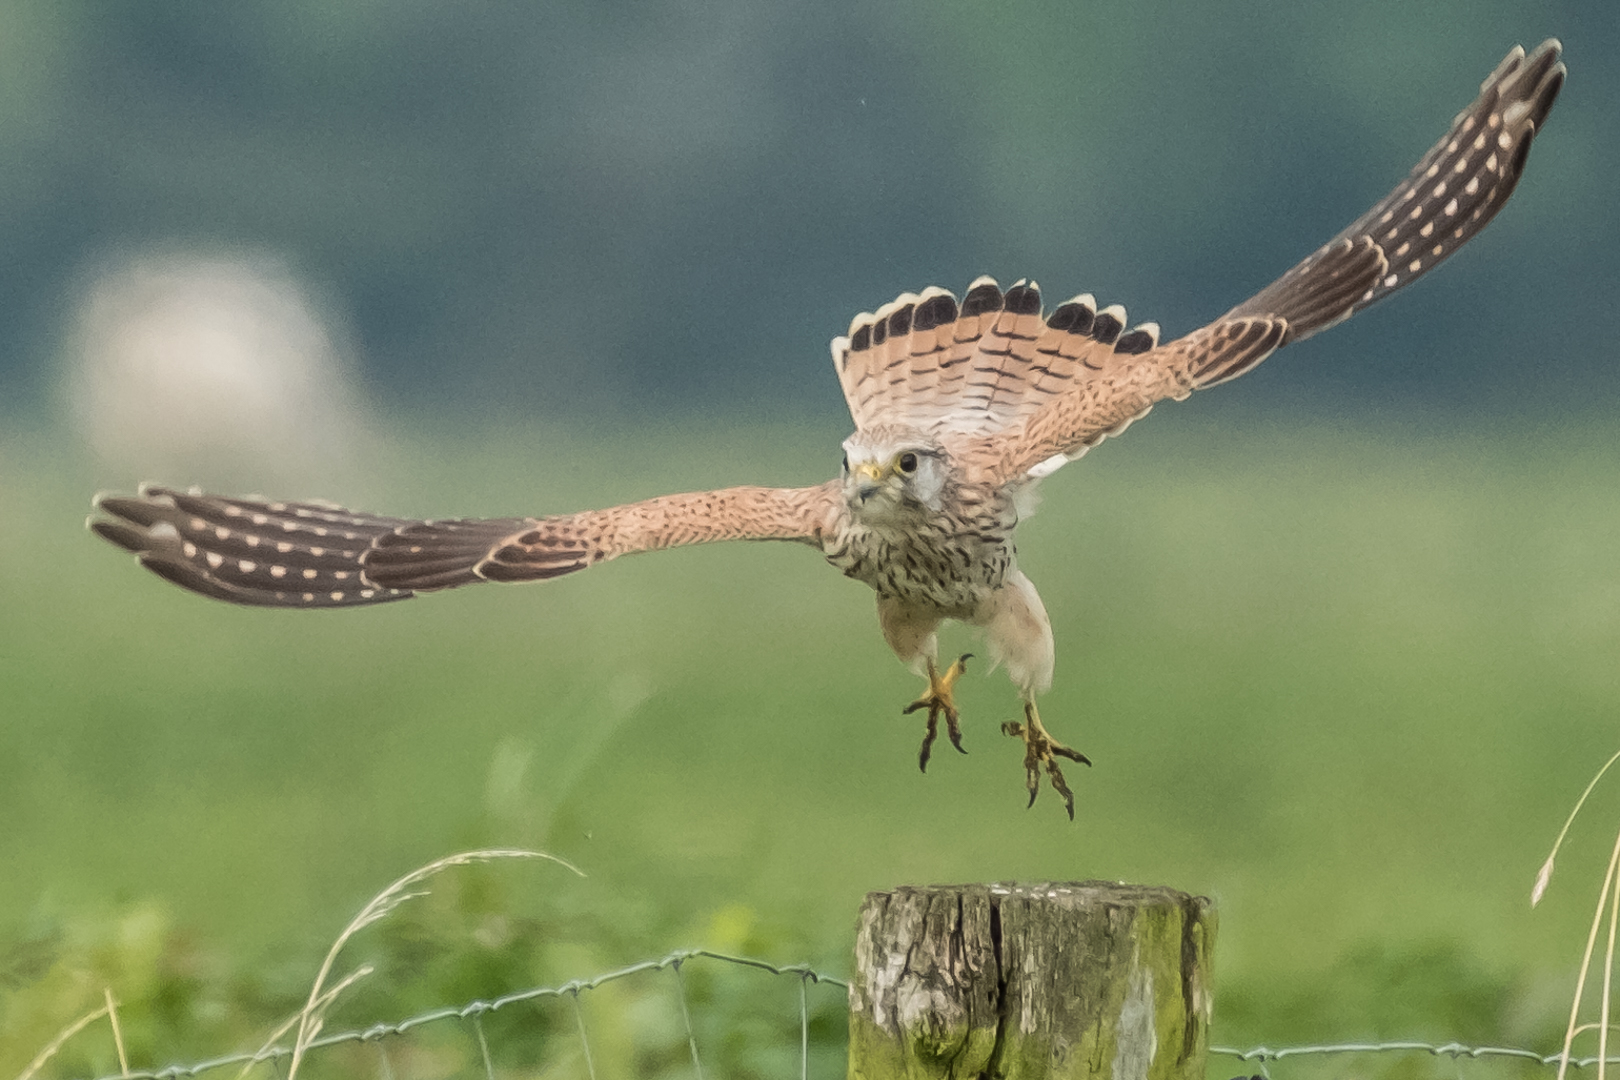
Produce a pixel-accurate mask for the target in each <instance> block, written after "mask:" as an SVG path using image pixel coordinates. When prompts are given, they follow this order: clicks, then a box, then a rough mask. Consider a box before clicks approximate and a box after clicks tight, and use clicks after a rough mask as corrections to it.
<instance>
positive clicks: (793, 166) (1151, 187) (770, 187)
mask: <svg viewBox="0 0 1620 1080" xmlns="http://www.w3.org/2000/svg"><path fill="white" fill-rule="evenodd" d="M7 12H8V14H7V16H6V23H7V25H6V32H5V34H4V35H3V37H0V250H4V251H5V253H6V258H5V259H4V262H3V265H0V400H3V401H4V402H5V406H4V407H5V409H6V411H7V412H8V413H13V414H15V413H29V412H32V411H34V410H42V409H43V410H50V409H52V408H54V407H55V406H54V404H53V402H54V395H55V390H54V387H55V386H56V379H55V375H54V374H53V372H54V371H55V370H56V369H55V368H54V366H53V360H56V359H59V358H61V357H62V356H63V354H64V353H65V352H68V351H71V349H70V348H69V344H68V339H69V337H70V335H69V333H68V330H67V328H68V327H69V326H71V324H72V314H71V313H72V311H73V308H74V305H75V304H76V303H77V302H78V301H79V299H80V298H81V296H82V293H83V290H84V288H85V282H86V280H87V277H93V276H94V274H95V272H96V270H97V268H98V267H100V266H102V265H104V264H105V262H106V260H108V259H110V258H113V259H116V258H125V257H130V256H132V255H134V256H139V255H142V254H145V253H150V252H153V251H158V252H163V251H173V250H176V249H182V250H188V251H195V250H201V251H223V252H248V253H254V254H259V255H267V256H269V257H272V258H275V259H278V260H281V261H282V262H283V263H284V264H285V265H286V266H288V267H290V268H291V271H292V272H293V273H294V274H296V275H297V277H298V278H299V279H300V280H301V281H302V282H304V283H306V285H307V287H308V288H309V289H311V290H312V291H313V292H314V293H315V294H316V295H318V296H320V297H321V298H322V301H323V303H324V304H325V305H326V307H327V309H328V311H327V314H328V317H329V319H330V320H331V321H332V322H333V323H334V325H337V326H339V327H341V328H343V330H344V333H345V335H346V336H345V345H346V354H347V355H349V356H351V357H352V358H353V359H354V360H355V361H357V362H358V366H359V370H360V372H361V373H362V375H363V378H364V381H365V384H366V386H367V388H368V392H369V393H370V394H373V395H375V396H376V397H377V398H378V399H379V400H381V401H382V402H384V403H392V404H396V405H402V406H416V405H431V406H432V407H433V408H435V409H456V408H466V409H478V410H486V409H492V408H493V409H506V410H510V411H512V412H514V413H519V414H525V415H542V416H543V415H547V414H551V415H570V414H577V413H578V412H579V411H580V410H589V411H590V412H591V413H592V414H593V415H600V416H603V417H613V416H621V417H622V416H629V417H635V416H639V415H643V414H648V413H659V414H662V413H667V412H669V411H671V410H705V411H706V410H714V411H715V412H716V413H719V414H725V415H730V414H732V412H733V410H737V409H750V410H755V411H756V412H758V413H760V414H763V415H767V416H768V415H776V414H786V413H793V414H799V415H803V414H805V413H807V412H808V413H809V414H810V415H815V416H820V415H823V414H824V415H825V416H826V417H827V418H829V420H836V418H837V417H838V416H839V413H840V411H841V403H840V401H839V400H838V397H837V391H836V388H835V384H834V381H833V380H832V379H831V378H830V377H829V373H828V372H827V370H826V363H825V351H824V350H825V343H826V341H827V340H828V339H830V338H831V337H832V336H833V335H834V334H836V333H839V332H841V331H842V330H843V329H844V327H845V326H846V325H847V321H848V319H849V318H850V316H851V315H853V314H854V313H855V312H856V311H859V310H870V309H872V308H874V307H875V306H876V305H878V304H880V303H882V302H884V301H886V300H888V299H890V298H891V297H893V296H894V295H895V294H897V293H898V292H900V291H903V290H907V289H917V288H920V287H922V286H924V285H927V284H943V285H945V286H946V287H948V288H951V289H953V290H955V291H958V292H960V291H961V290H962V289H963V287H965V285H966V284H967V282H968V281H969V280H971V279H972V278H973V277H974V276H975V275H977V274H979V273H991V274H994V275H996V276H997V277H999V278H1000V279H1002V281H1003V282H1004V283H1007V282H1010V281H1011V280H1013V279H1016V278H1018V277H1021V276H1033V277H1036V278H1038V279H1039V280H1040V281H1042V282H1043V283H1044V284H1045V286H1046V287H1047V292H1048V297H1049V299H1050V300H1052V301H1053V302H1055V301H1057V300H1061V299H1062V298H1064V297H1067V296H1068V295H1071V294H1072V293H1075V292H1081V291H1091V292H1095V293H1096V294H1097V296H1098V297H1099V299H1101V300H1103V301H1104V302H1111V301H1119V302H1123V303H1125V304H1126V305H1127V306H1128V307H1129V309H1130V311H1131V313H1132V315H1133V316H1135V317H1137V318H1140V319H1157V320H1158V321H1160V322H1161V323H1162V324H1163V325H1164V328H1165V331H1166V333H1167V334H1174V333H1179V332H1185V331H1186V330H1188V329H1190V328H1192V327H1193V326H1195V325H1197V324H1198V323H1199V322H1200V321H1202V320H1204V319H1207V318H1208V317H1210V316H1212V315H1215V314H1217V313H1219V312H1220V311H1223V310H1225V309H1226V308H1227V307H1229V306H1230V305H1231V304H1233V303H1234V302H1236V301H1237V300H1239V299H1241V298H1242V297H1244V296H1246V295H1247V294H1248V293H1249V292H1251V291H1253V290H1254V289H1255V288H1256V287H1257V286H1259V285H1261V284H1263V283H1264V282H1266V281H1268V280H1269V279H1270V278H1272V277H1273V276H1275V275H1276V274H1277V273H1279V272H1280V271H1282V270H1283V269H1285V268H1287V267H1288V266H1290V265H1291V264H1292V263H1293V262H1294V261H1296V260H1297V259H1298V258H1299V257H1301V256H1302V255H1304V254H1305V253H1306V252H1308V251H1309V250H1311V249H1312V248H1314V247H1315V246H1316V245H1317V244H1318V243H1320V242H1321V241H1322V240H1324V239H1326V238H1327V237H1328V236H1329V235H1331V234H1332V233H1334V232H1335V231H1337V230H1338V228H1339V227H1340V226H1342V225H1343V224H1344V223H1346V222H1347V221H1349V220H1350V219H1351V218H1352V217H1353V216H1355V215H1356V214H1357V213H1359V212H1360V211H1361V210H1362V209H1364V208H1365V207H1366V206H1368V205H1370V204H1371V203H1372V202H1373V201H1374V200H1375V199H1377V198H1378V197H1380V196H1381V195H1382V194H1384V192H1385V191H1387V190H1388V189H1389V188H1390V187H1391V186H1393V184H1394V182H1395V181H1396V180H1397V179H1399V178H1400V177H1401V176H1402V175H1404V173H1405V171H1406V170H1407V168H1409V167H1410V165H1411V164H1412V163H1413V162H1415V161H1416V160H1417V158H1418V157H1419V156H1420V155H1421V154H1422V153H1423V152H1424V150H1426V149H1427V147H1428V146H1429V145H1430V144H1431V143H1432V141H1433V140H1434V139H1435V138H1437V137H1438V136H1439V134H1440V133H1441V132H1443V131H1444V130H1445V126H1446V124H1447V123H1448V122H1449V120H1450V118H1451V116H1452V115H1453V114H1454V112H1455V111H1456V110H1458V109H1459V108H1461V107H1462V106H1463V105H1464V104H1465V103H1466V102H1467V101H1469V100H1470V98H1471V97H1472V96H1473V94H1474V93H1475V91H1476V88H1477V86H1478V83H1479V81H1480V80H1481V79H1482V78H1483V77H1484V76H1485V75H1486V74H1487V73H1488V72H1489V71H1490V70H1491V68H1492V67H1493V66H1494V65H1495V64H1496V62H1497V61H1498V60H1499V59H1500V58H1501V56H1502V54H1503V53H1504V52H1505V51H1506V50H1507V49H1508V47H1509V46H1511V45H1512V44H1513V43H1515V42H1522V43H1524V44H1525V45H1526V46H1527V47H1533V46H1534V45H1535V44H1536V43H1537V42H1538V41H1540V40H1542V39H1543V38H1545V37H1548V36H1554V35H1556V36H1559V37H1561V38H1562V39H1563V41H1564V42H1565V45H1566V48H1567V59H1568V62H1569V64H1570V68H1571V78H1570V81H1569V84H1568V87H1567V88H1566V91H1565V93H1564V97H1563V100H1562V101H1561V102H1560V103H1559V105H1558V106H1557V108H1556V110H1555V111H1554V113H1553V115H1552V119H1551V123H1550V124H1549V126H1548V129H1547V131H1546V133H1545V135H1543V136H1542V137H1541V138H1538V140H1537V145H1536V148H1535V151H1534V152H1533V154H1532V158H1531V162H1530V166H1529V169H1528V172H1527V178H1526V180H1525V181H1524V184H1523V186H1522V187H1521V189H1520V192H1519V194H1518V195H1517V197H1516V200H1515V205H1513V206H1511V207H1510V208H1509V209H1508V210H1507V212H1506V213H1504V214H1503V215H1502V217H1501V218H1500V219H1499V220H1498V221H1497V222H1496V223H1495V224H1493V225H1492V227H1491V228H1490V229H1489V230H1488V231H1487V232H1486V233H1485V235H1484V237H1483V238H1482V239H1481V240H1480V241H1478V242H1477V243H1476V244H1475V245H1474V246H1473V249H1472V250H1470V251H1469V253H1468V254H1467V255H1466V256H1465V257H1463V258H1461V259H1458V260H1456V261H1455V262H1454V263H1453V264H1452V265H1450V266H1447V267H1446V268H1445V270H1444V272H1443V273H1440V274H1438V275H1436V277H1435V278H1434V279H1432V280H1430V281H1425V282H1424V283H1423V285H1422V286H1421V287H1419V288H1418V289H1416V290H1415V291H1414V293H1412V294H1410V295H1403V296H1401V297H1400V298H1398V299H1397V300H1396V301H1395V302H1394V303H1393V304H1391V305H1390V307H1391V308H1395V309H1397V310H1388V309H1384V310H1381V311H1380V312H1379V313H1378V314H1376V315H1374V316H1371V317H1367V318H1364V319H1362V320H1358V321H1357V322H1356V323H1355V324H1354V325H1353V326H1351V327H1348V328H1346V329H1345V330H1342V331H1338V332H1335V333H1334V334H1333V335H1331V336H1330V337H1328V338H1325V339H1323V340H1322V341H1321V342H1319V343H1313V344H1312V345H1311V347H1310V349H1311V351H1310V354H1309V355H1304V354H1303V353H1302V354H1301V355H1297V356H1296V355H1290V356H1288V359H1287V361H1286V362H1285V363H1277V362H1274V363H1273V364H1271V365H1268V369H1277V368H1284V367H1287V368H1289V369H1296V368H1308V371H1296V370H1291V373H1285V372H1283V371H1279V370H1267V371H1265V372H1264V373H1262V374H1259V375H1258V376H1256V377H1252V378H1250V379H1248V380H1245V384H1244V389H1243V391H1242V394H1245V395H1248V396H1249V398H1250V399H1251V404H1252V403H1253V402H1254V401H1275V402H1289V403H1292V404H1296V405H1305V406H1310V407H1314V408H1320V409H1332V410H1373V409H1381V408H1385V407H1388V406H1391V405H1395V404H1398V403H1403V402H1409V401H1416V402H1417V403H1419V404H1420V405H1421V406H1422V407H1423V408H1424V409H1431V408H1432V409H1438V410H1440V412H1442V413H1446V412H1451V411H1454V410H1463V411H1464V412H1479V411H1484V412H1493V411H1500V410H1504V409H1506V410H1516V409H1525V408H1530V407H1536V408H1551V409H1564V408H1570V407H1574V406H1577V405H1591V404H1593V403H1594V400H1596V401H1597V402H1602V403H1605V404H1607V403H1609V402H1612V401H1613V399H1614V396H1615V392H1614V381H1613V379H1612V378H1611V377H1610V371H1611V365H1612V362H1613V359H1612V349H1611V348H1610V346H1609V345H1608V344H1606V343H1608V342H1612V341H1613V340H1615V338H1616V337H1617V336H1620V315H1617V312H1616V306H1615V305H1614V304H1613V303H1612V301H1611V295H1610V294H1611V292H1612V289H1613V283H1614V281H1615V280H1616V276H1617V275H1616V270H1617V269H1620V255H1617V252H1620V230H1617V228H1616V224H1615V216H1614V205H1615V201H1614V177H1615V176H1616V175H1620V151H1617V149H1616V145H1617V143H1620V140H1616V139H1615V138H1614V137H1613V132H1614V120H1613V117H1614V114H1615V106H1616V103H1617V101H1620V74H1617V70H1616V56H1617V48H1620V18H1617V17H1616V16H1615V15H1614V13H1613V12H1611V11H1609V10H1608V9H1607V8H1605V7H1602V6H1600V5H1576V4H1570V5H1563V4H1556V3H1528V4H1527V3H1506V2H1496V3H1480V2H1472V0H1470V2H1466V3H1464V2H1457V3H1435V4H1424V5H1406V4H1393V3H1391V4H1373V5H1352V6H1351V8H1350V9H1348V10H1347V9H1346V8H1344V7H1343V6H1341V5H1299V4H1294V3H1254V4H1177V3H1141V4H1136V3H1130V4H1127V3H1111V4H1080V5H1077V4H1069V3H1046V4H1042V3H1021V4H1016V5H997V6H985V5H979V4H965V3H942V4H883V5H871V4H866V3H858V4H857V3H847V4H839V3H829V4H814V5H793V4H752V3H729V2H725V0H720V2H710V3H693V4H678V3H661V2H654V3H643V4H611V3H610V4H598V3H545V4H532V5H499V4H471V5H462V4H442V3H426V2H416V3H393V4H363V3H349V4H328V3H285V4H282V3H239V4H230V5H212V4H203V3H174V4H163V5H100V4H92V3H83V2H63V3H57V4H27V3H24V4H11V5H8V7H7ZM1059 294H1061V295H1059ZM1257 396H1259V397H1257ZM1214 407H1219V406H1214ZM834 426H835V427H836V426H838V425H837V424H834Z"/></svg>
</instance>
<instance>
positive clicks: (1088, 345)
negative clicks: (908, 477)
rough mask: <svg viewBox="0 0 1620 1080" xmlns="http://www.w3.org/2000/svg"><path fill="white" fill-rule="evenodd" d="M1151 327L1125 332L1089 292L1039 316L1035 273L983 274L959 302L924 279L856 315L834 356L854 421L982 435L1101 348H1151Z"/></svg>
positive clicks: (1106, 351) (1079, 369) (1037, 401)
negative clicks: (1002, 277)
mask: <svg viewBox="0 0 1620 1080" xmlns="http://www.w3.org/2000/svg"><path fill="white" fill-rule="evenodd" d="M1158 333H1159V328H1158V326H1157V325H1155V324H1153V323H1147V324H1145V325H1143V326H1140V327H1137V328H1135V329H1133V330H1131V331H1130V332H1128V333H1127V332H1125V309H1124V308H1122V307H1120V306H1119V305H1117V304H1116V305H1114V306H1112V307H1107V308H1104V309H1102V310H1101V311H1098V310H1097V302H1096V300H1094V299H1093V298H1092V297H1091V296H1077V297H1075V298H1074V299H1073V300H1070V301H1068V302H1067V303H1065V304H1062V305H1060V306H1059V307H1058V308H1057V310H1056V311H1054V312H1053V313H1052V315H1051V317H1050V318H1046V319H1043V318H1042V317H1041V292H1040V287H1039V286H1037V285H1036V284H1035V283H1034V282H1031V281H1019V282H1017V283H1016V284H1015V285H1013V287H1012V288H1010V289H1008V290H1007V291H1006V292H1005V293H1003V292H1002V291H1001V289H1000V287H999V286H997V284H996V282H995V281H994V280H993V279H992V278H988V277H981V278H979V279H978V280H977V281H975V282H973V284H972V285H970V286H968V291H967V295H966V296H964V297H963V298H962V301H961V303H960V304H959V303H957V300H956V297H954V296H953V295H951V294H950V293H948V292H946V291H945V290H944V289H941V288H929V289H925V290H923V292H922V293H921V294H915V293H906V294H904V295H902V296H901V297H899V298H898V299H896V300H895V301H894V302H893V303H889V304H885V305H884V306H883V307H881V308H879V309H878V310H877V312H876V313H866V312H863V313H862V314H860V315H857V316H855V319H854V321H853V322H852V323H850V327H849V334H848V335H847V336H845V337H840V338H835V339H834V340H833V343H832V353H833V366H834V367H835V368H836V369H837V371H838V379H839V383H840V384H841V385H842V386H843V389H844V398H845V400H847V401H848V402H849V411H850V415H851V416H852V417H853V418H854V420H855V426H856V427H857V428H869V427H871V426H873V425H874V424H884V423H887V424H908V425H910V426H913V427H917V428H921V429H923V430H924V431H928V432H930V433H933V434H935V435H937V436H950V435H959V436H973V435H981V436H982V435H991V434H994V433H996V432H999V431H1002V430H1005V429H1006V428H1009V427H1012V426H1013V425H1015V424H1017V423H1018V422H1020V421H1021V420H1023V419H1024V418H1025V417H1027V416H1029V415H1030V414H1032V413H1034V412H1035V411H1036V410H1038V409H1039V408H1040V407H1041V406H1042V405H1045V404H1046V403H1047V402H1049V401H1051V400H1052V399H1053V398H1054V397H1056V396H1058V395H1059V394H1061V393H1063V392H1064V391H1065V390H1066V389H1068V388H1070V387H1071V386H1072V385H1073V384H1074V383H1075V381H1076V380H1079V379H1084V378H1085V377H1086V376H1087V375H1088V373H1090V372H1093V371H1097V370H1100V368H1101V367H1102V364H1103V362H1104V358H1106V357H1109V356H1112V355H1114V354H1115V353H1127V354H1129V353H1140V352H1145V351H1147V350H1148V349H1151V348H1152V347H1153V345H1154V344H1155V343H1156V342H1157V341H1158Z"/></svg>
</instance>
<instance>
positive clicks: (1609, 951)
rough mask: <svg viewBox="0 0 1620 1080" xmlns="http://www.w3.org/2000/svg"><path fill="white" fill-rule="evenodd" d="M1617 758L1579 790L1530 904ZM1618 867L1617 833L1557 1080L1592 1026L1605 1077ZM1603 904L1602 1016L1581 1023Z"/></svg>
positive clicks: (1601, 1079) (1619, 895)
mask: <svg viewBox="0 0 1620 1080" xmlns="http://www.w3.org/2000/svg"><path fill="white" fill-rule="evenodd" d="M1616 761H1620V752H1616V753H1615V754H1614V756H1613V757H1611V758H1609V760H1608V761H1606V762H1604V764H1603V768H1601V769H1599V770H1598V771H1597V775H1596V776H1594V777H1592V780H1591V782H1590V783H1588V784H1587V785H1586V790H1585V791H1583V792H1581V797H1580V798H1579V799H1577V800H1576V801H1575V808H1574V809H1573V810H1571V811H1570V812H1569V817H1568V818H1566V819H1565V821H1564V827H1563V828H1562V829H1561V830H1559V833H1558V839H1557V840H1555V841H1554V842H1553V847H1552V852H1551V853H1550V854H1549V855H1548V856H1547V861H1546V862H1544V863H1542V864H1541V870H1540V872H1539V873H1537V874H1536V883H1535V885H1534V886H1533V887H1532V888H1531V890H1530V906H1531V907H1535V906H1536V905H1537V904H1539V903H1540V902H1541V898H1542V896H1544V895H1545V894H1546V892H1547V886H1548V884H1549V883H1551V881H1552V873H1553V863H1554V860H1556V859H1557V857H1558V849H1559V848H1560V847H1562V846H1563V844H1564V837H1566V836H1568V835H1569V827H1570V825H1572V824H1574V821H1575V816H1576V815H1577V814H1579V813H1580V812H1581V807H1582V806H1584V805H1586V799H1587V796H1589V795H1591V794H1592V789H1593V788H1595V787H1597V783H1598V781H1599V780H1601V779H1603V774H1604V773H1606V772H1608V771H1609V767H1610V766H1611V765H1613V764H1614V763H1615V762H1616ZM1617 870H1620V835H1617V836H1616V837H1615V840H1614V852H1613V853H1612V854H1611V855H1610V856H1609V868H1608V870H1607V871H1606V872H1605V873H1604V875H1603V888H1602V890H1601V891H1600V892H1599V893H1598V902H1597V907H1596V909H1595V910H1594V911H1593V912H1592V929H1591V930H1590V931H1588V932H1587V935H1586V949H1585V951H1583V952H1582V953H1581V970H1580V974H1578V975H1577V976H1576V977H1575V995H1574V1000H1572V1001H1571V1002H1570V1005H1569V1025H1568V1027H1566V1028H1565V1030H1564V1046H1563V1049H1562V1050H1561V1051H1560V1052H1559V1055H1558V1080H1565V1074H1566V1073H1568V1071H1569V1058H1570V1049H1571V1047H1572V1046H1573V1045H1574V1042H1575V1036H1576V1035H1578V1034H1580V1033H1581V1032H1584V1031H1587V1030H1590V1029H1592V1028H1596V1029H1597V1033H1598V1062H1597V1067H1598V1080H1607V1077H1608V1060H1609V1027H1610V1017H1611V1016H1612V1015H1613V1013H1612V1010H1611V991H1612V988H1613V985H1614V952H1615V939H1616V930H1617V928H1620V880H1617V878H1616V871H1617ZM1605 906H1607V907H1608V908H1609V936H1608V941H1607V943H1606V945H1605V948H1604V954H1603V987H1602V993H1601V1004H1600V1006H1599V1008H1600V1010H1601V1016H1600V1019H1599V1021H1598V1022H1597V1023H1593V1024H1581V1023H1580V1022H1579V1021H1580V1014H1581V1000H1582V998H1584V997H1585V995H1586V976H1587V973H1588V972H1589V971H1591V968H1592V952H1593V950H1594V949H1595V948H1596V947H1597V935H1598V928H1599V927H1600V926H1602V925H1603V909H1604V907H1605Z"/></svg>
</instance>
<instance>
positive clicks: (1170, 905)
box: [849, 881, 1215, 1080]
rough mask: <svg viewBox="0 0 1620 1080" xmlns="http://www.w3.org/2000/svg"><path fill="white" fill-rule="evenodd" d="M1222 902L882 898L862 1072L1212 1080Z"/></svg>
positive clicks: (871, 944) (860, 938)
mask: <svg viewBox="0 0 1620 1080" xmlns="http://www.w3.org/2000/svg"><path fill="white" fill-rule="evenodd" d="M1214 941H1215V909H1214V905H1213V904H1212V903H1211V902H1210V901H1209V900H1207V899H1205V898H1203V897H1194V896H1188V895H1187V894H1186V893H1180V892H1176V891H1175V890H1173V889H1164V888H1150V887H1146V886H1139V885H1119V884H1114V883H1112V882H1106V881H1087V882H1073V883H1067V884H1044V885H1002V884H995V885H942V886H934V887H930V888H912V887H906V888H900V889H896V890H894V891H893V892H875V893H869V894H867V897H866V902H865V903H864V904H863V905H862V906H861V916H860V927H859V930H858V933H857V937H856V939H855V979H854V981H853V982H852V984H851V985H850V990H849V1080H902V1078H904V1080H973V1078H976V1077H979V1076H986V1077H991V1078H997V1080H1001V1078H1009V1080H1036V1078H1041V1080H1045V1078H1051V1080H1077V1078H1081V1077H1085V1078H1093V1080H1204V1065H1205V1060H1206V1057H1207V1049H1208V1038H1209V1017H1210V953H1211V951H1212V950H1213V947H1214Z"/></svg>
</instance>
